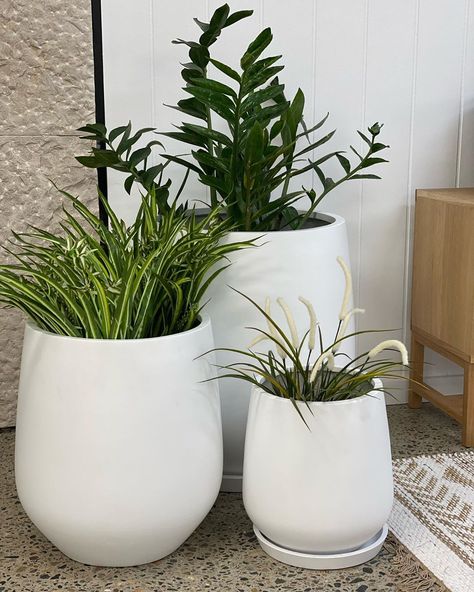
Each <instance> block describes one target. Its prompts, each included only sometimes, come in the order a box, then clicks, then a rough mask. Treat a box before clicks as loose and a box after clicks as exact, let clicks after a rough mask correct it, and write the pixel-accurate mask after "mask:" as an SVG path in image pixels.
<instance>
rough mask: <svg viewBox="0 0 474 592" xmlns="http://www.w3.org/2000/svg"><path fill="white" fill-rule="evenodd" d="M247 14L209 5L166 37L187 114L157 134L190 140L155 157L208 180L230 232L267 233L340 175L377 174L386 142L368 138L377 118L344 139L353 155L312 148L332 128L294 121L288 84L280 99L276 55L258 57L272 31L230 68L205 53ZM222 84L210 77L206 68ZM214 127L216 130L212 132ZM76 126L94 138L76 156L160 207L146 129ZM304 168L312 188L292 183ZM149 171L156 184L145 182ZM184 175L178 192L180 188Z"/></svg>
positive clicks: (293, 218) (295, 102) (298, 219)
mask: <svg viewBox="0 0 474 592" xmlns="http://www.w3.org/2000/svg"><path fill="white" fill-rule="evenodd" d="M252 14H253V11H252V10H241V11H237V12H234V13H231V12H230V8H229V6H228V5H227V4H224V5H223V6H221V7H220V8H218V9H217V10H216V11H215V12H214V14H213V16H212V18H211V19H210V21H209V23H205V22H202V21H199V20H197V19H194V20H195V22H196V24H197V25H198V26H199V28H200V29H201V35H200V37H199V39H198V40H193V41H185V40H183V39H177V40H175V41H174V43H177V44H184V45H186V46H187V47H188V48H189V62H187V63H185V64H183V68H182V71H181V75H182V78H183V80H184V83H185V86H184V90H185V92H186V93H187V95H189V96H187V97H186V98H183V99H182V100H180V101H178V103H177V105H176V106H173V108H174V109H177V110H178V111H179V112H180V113H182V114H184V115H186V116H187V117H192V118H193V121H192V122H183V123H181V125H179V126H177V127H178V129H177V130H174V131H169V132H165V133H164V134H163V135H165V136H168V137H170V138H173V139H175V140H179V141H180V142H183V143H184V144H187V145H191V146H193V149H192V150H191V156H192V159H186V158H183V155H174V156H173V155H162V156H164V157H165V159H167V161H168V162H169V161H172V162H174V163H177V164H178V165H180V166H183V167H184V168H185V170H186V171H187V173H189V172H190V171H193V172H194V173H196V174H197V175H198V176H199V179H200V180H201V182H202V183H203V184H204V185H206V186H207V187H209V192H210V201H211V207H212V208H214V207H220V209H221V212H222V214H223V215H225V216H226V217H227V218H228V219H229V221H230V222H231V225H232V228H233V230H244V231H248V230H251V231H271V230H281V229H297V228H301V227H303V226H304V225H305V224H306V223H307V222H308V219H309V218H310V216H311V215H312V213H313V212H314V211H315V209H316V208H317V206H318V205H319V204H320V202H321V201H322V200H323V199H324V198H325V197H326V196H327V195H328V193H329V192H330V191H332V190H333V189H335V188H336V187H338V186H339V185H341V184H342V183H344V182H346V181H350V180H356V179H379V178H380V177H379V176H377V175H375V174H371V173H368V172H367V170H366V169H368V168H370V167H372V166H373V165H376V164H379V163H383V162H387V161H386V160H385V159H384V158H382V157H380V155H379V153H380V152H382V151H383V150H385V149H386V148H388V146H386V145H385V144H382V143H381V142H379V141H378V136H379V134H380V130H381V127H382V125H381V124H379V123H374V124H373V125H372V126H370V127H369V128H368V129H367V132H366V133H363V132H361V131H358V134H359V136H360V138H361V139H362V141H363V143H364V145H365V151H364V152H363V153H360V152H359V151H358V150H356V148H354V147H353V146H350V149H351V151H352V153H353V155H354V159H355V162H354V163H351V161H350V159H349V158H348V157H347V155H345V151H343V150H333V151H329V152H327V153H326V154H319V153H317V152H318V151H319V149H320V148H321V147H323V146H324V145H325V144H327V143H328V142H329V141H330V140H331V139H332V137H333V136H334V134H335V131H334V130H333V131H331V132H329V133H325V134H323V135H322V136H321V137H320V138H316V139H315V138H314V137H313V136H314V133H315V132H316V131H317V130H319V129H320V128H322V126H323V125H324V124H325V123H326V120H327V118H328V115H327V116H326V117H324V118H323V119H322V120H321V121H319V122H318V123H316V124H314V125H313V126H312V127H310V128H308V127H307V126H306V124H305V121H304V106H305V96H304V94H303V91H302V90H301V89H298V91H297V92H296V94H295V96H294V97H293V98H292V99H291V100H288V99H287V97H286V96H285V92H284V89H285V86H284V84H282V83H281V82H280V80H279V78H278V74H279V73H280V72H281V71H282V70H283V68H284V67H283V66H282V65H281V64H280V63H279V62H280V59H281V57H282V56H281V55H273V56H268V57H265V56H263V53H264V51H265V50H266V49H267V47H268V46H269V45H270V43H271V41H272V39H273V35H272V31H271V29H270V28H266V29H264V30H263V31H262V32H261V33H260V34H259V35H258V36H257V37H256V38H255V39H254V40H253V41H252V42H251V43H250V45H249V46H248V48H247V50H246V51H245V52H244V54H243V55H242V57H241V59H240V69H239V70H235V69H233V68H231V67H230V66H228V65H227V64H224V63H222V62H220V61H219V60H217V59H215V58H214V57H212V56H211V47H212V46H213V45H214V44H215V43H216V41H217V40H218V38H219V37H220V35H221V33H222V32H223V30H224V29H226V28H227V27H229V26H231V25H234V24H235V23H237V22H239V21H241V20H242V19H245V18H248V17H250V16H251V15H252ZM211 68H213V70H214V72H217V74H218V75H219V76H220V77H221V78H223V80H224V81H225V82H222V81H221V80H216V79H215V78H213V77H211V76H210V70H211ZM222 128H224V131H222ZM79 131H81V132H84V133H86V134H87V135H86V136H84V137H85V138H87V139H93V140H95V141H96V142H97V143H98V146H97V147H94V148H92V151H91V154H89V155H87V156H79V157H78V160H79V162H81V163H82V164H83V165H85V166H88V167H93V168H99V167H110V168H113V169H116V170H118V171H121V172H123V173H125V174H126V175H127V176H126V178H125V183H124V185H125V189H126V191H127V192H128V193H130V191H131V188H132V185H133V184H134V183H138V184H139V185H141V186H142V187H144V188H145V190H147V191H149V190H150V189H152V188H155V191H156V195H157V201H158V205H159V210H160V211H166V210H167V209H168V208H169V207H170V206H169V203H168V197H169V183H170V182H169V181H167V182H166V183H163V182H162V175H163V170H164V167H165V166H166V163H162V164H158V165H152V166H148V165H149V159H150V156H151V154H152V150H153V149H157V148H158V147H162V144H160V142H159V141H158V140H156V139H154V140H152V141H150V142H148V143H147V144H146V145H145V146H143V147H141V148H138V149H135V145H136V144H137V142H139V140H140V139H141V138H142V136H143V134H145V133H147V132H151V131H155V130H154V129H153V128H143V129H140V130H138V131H137V132H135V133H132V130H131V125H130V124H128V125H127V126H121V127H118V128H115V129H113V130H111V131H107V129H106V128H105V126H104V125H102V124H90V125H87V126H85V127H83V128H81V129H80V130H79ZM334 160H335V161H336V162H337V163H338V166H340V169H341V174H340V176H339V177H338V178H332V177H330V176H328V175H327V174H326V173H325V171H324V167H325V165H326V164H327V163H328V162H330V161H334ZM308 171H314V172H315V173H316V176H317V178H318V181H319V186H318V187H317V188H316V189H315V188H305V187H303V186H300V187H294V181H295V179H296V178H297V177H299V176H300V175H302V174H303V173H306V172H308ZM156 179H158V182H156V181H155V180H156ZM185 181H186V178H185V179H184V181H183V185H182V186H181V189H180V191H179V193H180V192H181V191H182V188H183V186H184V183H185ZM304 197H307V198H308V199H309V201H310V206H309V208H308V209H307V211H306V212H303V213H302V212H299V211H298V210H297V209H296V207H295V206H296V204H297V202H298V201H299V200H301V198H304Z"/></svg>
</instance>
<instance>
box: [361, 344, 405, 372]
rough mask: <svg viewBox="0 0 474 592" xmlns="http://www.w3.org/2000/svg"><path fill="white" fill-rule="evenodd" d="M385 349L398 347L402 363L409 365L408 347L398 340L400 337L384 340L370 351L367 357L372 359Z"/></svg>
mask: <svg viewBox="0 0 474 592" xmlns="http://www.w3.org/2000/svg"><path fill="white" fill-rule="evenodd" d="M384 349H398V351H399V352H400V354H401V356H402V364H403V365H404V366H408V352H407V348H406V347H405V345H404V344H403V343H402V342H401V341H398V339H387V341H382V342H381V343H379V344H378V345H376V346H375V347H373V348H372V349H371V350H370V351H369V353H368V354H367V359H369V360H371V359H372V358H375V356H376V355H377V354H379V353H380V352H381V351H383V350H384Z"/></svg>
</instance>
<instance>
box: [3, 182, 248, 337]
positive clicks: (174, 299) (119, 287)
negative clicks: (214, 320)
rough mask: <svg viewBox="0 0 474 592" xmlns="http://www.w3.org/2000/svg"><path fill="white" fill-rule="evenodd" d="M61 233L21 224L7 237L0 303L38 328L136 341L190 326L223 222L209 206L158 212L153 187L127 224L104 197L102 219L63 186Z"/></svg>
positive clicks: (218, 264) (219, 256) (215, 268)
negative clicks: (206, 210)
mask: <svg viewBox="0 0 474 592" xmlns="http://www.w3.org/2000/svg"><path fill="white" fill-rule="evenodd" d="M61 193H62V195H63V196H64V197H65V198H66V200H67V202H68V203H69V204H70V206H71V207H70V208H63V218H62V221H61V224H60V226H61V228H62V232H61V233H60V234H54V233H52V232H48V231H46V230H42V229H40V228H36V227H33V226H30V228H29V230H28V231H27V232H24V233H15V232H14V233H13V236H14V240H13V241H10V246H9V247H8V248H7V247H6V250H7V252H8V253H9V255H10V256H11V257H12V258H13V260H14V261H15V262H14V263H10V264H5V265H1V266H0V302H1V303H3V304H5V305H6V306H8V307H14V308H18V309H20V310H22V311H23V312H24V313H26V315H27V316H28V317H29V318H30V319H31V321H33V322H34V323H35V324H36V325H37V326H38V327H39V328H41V329H44V330H46V331H50V332H52V333H56V334H58V335H68V336H73V337H86V338H92V339H139V338H145V337H157V336H161V335H169V334H172V333H178V332H181V331H186V330H188V329H191V328H192V327H194V326H196V325H197V324H198V323H199V313H200V310H201V308H202V306H201V304H200V303H202V302H203V299H204V296H205V292H206V289H207V288H208V286H209V284H210V283H211V282H212V281H213V279H214V278H215V277H216V276H217V275H218V274H219V273H220V272H221V271H222V270H223V269H224V267H225V262H224V263H223V261H224V260H225V257H226V255H227V254H228V253H229V252H230V251H233V250H235V249H238V248H241V247H243V246H245V244H246V243H233V244H228V245H225V244H222V241H221V239H222V238H223V236H224V235H225V234H226V232H227V231H228V225H227V224H226V223H225V222H223V221H222V220H221V219H220V218H219V216H218V215H217V213H216V212H211V214H210V215H209V216H208V217H207V218H205V219H204V220H197V218H196V216H195V214H194V213H193V212H188V213H184V212H182V211H178V210H177V208H176V205H175V204H172V205H171V207H170V208H169V209H168V210H167V211H166V212H164V213H162V214H161V215H160V216H159V215H158V210H159V206H158V199H157V195H156V192H155V190H154V188H153V187H152V188H150V191H149V192H148V193H146V194H145V195H143V196H142V202H141V207H140V209H139V212H138V214H137V217H136V220H135V222H134V223H133V224H132V225H131V226H129V227H126V226H125V224H124V223H123V222H122V221H121V220H119V219H118V218H117V216H116V215H115V213H114V211H113V209H112V208H111V207H110V205H109V204H108V202H107V200H106V199H105V198H104V197H103V196H102V195H100V196H99V197H100V200H101V202H102V204H103V206H104V208H105V210H106V212H107V215H108V218H109V226H108V225H106V224H104V222H102V221H101V220H100V219H99V218H98V217H97V216H96V215H95V214H94V213H93V212H92V211H91V210H90V209H89V208H87V207H86V206H85V205H84V204H83V203H82V202H81V201H79V199H77V198H75V197H74V196H72V195H70V194H69V193H67V192H65V191H61Z"/></svg>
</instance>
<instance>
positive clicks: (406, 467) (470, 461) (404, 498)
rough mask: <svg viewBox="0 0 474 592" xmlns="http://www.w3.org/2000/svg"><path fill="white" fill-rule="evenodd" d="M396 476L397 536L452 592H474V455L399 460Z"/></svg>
mask: <svg viewBox="0 0 474 592" xmlns="http://www.w3.org/2000/svg"><path fill="white" fill-rule="evenodd" d="M393 471H394V480H395V503H394V507H393V511H392V515H391V517H390V520H389V526H390V529H391V531H392V532H393V533H394V534H395V536H396V537H397V538H398V539H399V540H400V542H401V543H402V544H403V545H405V547H406V548H407V549H408V550H409V551H411V552H412V553H413V554H414V555H415V556H416V557H417V559H418V560H419V561H420V562H421V563H422V564H423V565H424V566H426V567H427V568H428V569H429V570H430V571H431V573H432V574H433V575H434V576H435V577H436V578H437V579H438V580H440V581H441V582H443V583H444V584H445V585H446V586H447V588H448V589H449V590H451V591H452V592H473V591H474V451H466V452H460V453H457V454H437V455H434V456H418V457H413V458H404V459H399V460H396V461H394V463H393ZM413 589H414V590H418V589H422V588H413ZM428 589H429V588H427V590H428Z"/></svg>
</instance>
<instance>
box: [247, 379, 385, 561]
mask: <svg viewBox="0 0 474 592" xmlns="http://www.w3.org/2000/svg"><path fill="white" fill-rule="evenodd" d="M380 385H381V383H380V381H376V385H375V387H374V388H380ZM297 405H298V406H299V408H300V411H301V413H302V414H303V416H304V418H305V420H306V422H307V423H308V426H309V429H308V428H307V427H306V426H305V425H304V423H303V421H302V419H301V418H300V417H299V415H298V413H297V412H296V410H295V409H294V407H293V405H292V403H291V401H288V400H287V399H282V398H280V397H276V396H273V395H270V394H268V393H266V392H265V391H263V390H262V389H261V388H259V387H254V388H253V390H252V396H251V402H250V409H249V417H248V425H247V434H246V440H245V461H244V480H243V498H244V505H245V509H246V511H247V513H248V515H249V517H250V519H251V520H252V522H253V524H254V528H255V532H256V534H257V537H258V539H259V542H260V544H261V545H262V547H263V548H264V550H265V551H266V552H267V553H269V554H270V555H272V556H273V557H274V558H276V559H279V560H280V561H284V562H285V563H290V564H292V565H297V566H300V567H313V568H317V569H328V568H341V567H348V566H350V565H356V564H358V563H362V562H363V561H366V560H368V559H370V558H372V557H373V556H375V555H376V553H377V552H378V551H379V549H380V547H381V545H382V543H383V540H384V539H385V536H386V533H387V529H386V526H385V523H386V521H387V519H388V517H389V514H390V510H391V507H392V503H393V479H392V462H391V452H390V438H389V430H388V423H387V414H386V409H385V401H384V395H383V393H380V392H378V391H373V392H371V393H369V394H368V395H365V396H363V397H360V398H356V399H350V400H347V401H336V402H327V403H324V402H314V403H309V407H310V409H311V411H309V410H308V409H307V408H306V405H305V404H304V403H297Z"/></svg>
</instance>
